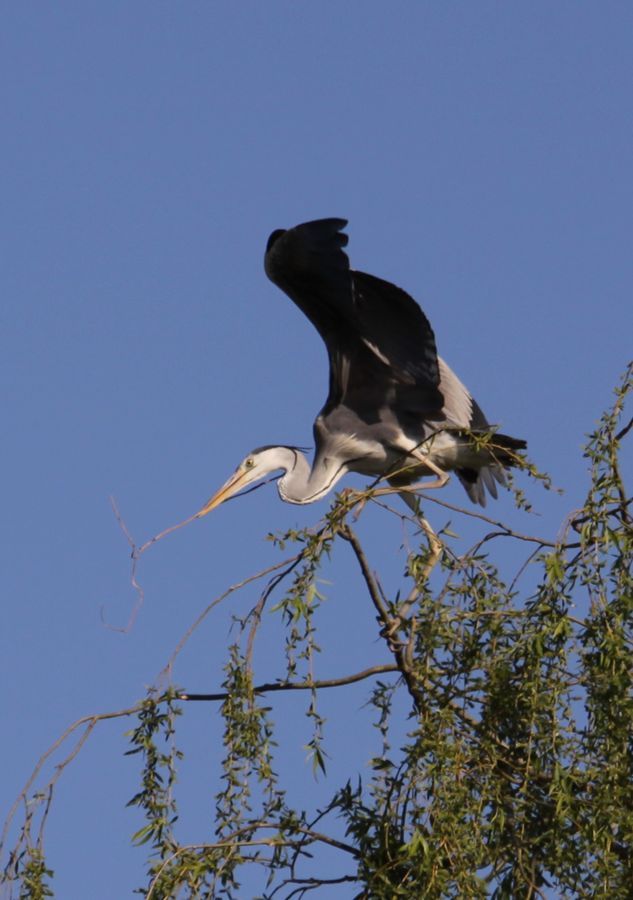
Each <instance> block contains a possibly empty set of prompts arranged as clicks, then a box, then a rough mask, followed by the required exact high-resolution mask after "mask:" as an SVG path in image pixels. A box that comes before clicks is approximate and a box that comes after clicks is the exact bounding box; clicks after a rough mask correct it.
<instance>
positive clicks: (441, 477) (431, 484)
mask: <svg viewBox="0 0 633 900" xmlns="http://www.w3.org/2000/svg"><path fill="white" fill-rule="evenodd" d="M409 455H410V456H414V457H415V458H416V459H417V460H419V461H420V462H421V463H423V464H424V466H425V467H426V468H427V469H430V470H431V472H434V473H435V474H436V475H437V478H436V479H435V481H420V482H416V484H405V485H401V486H399V487H388V488H378V490H377V491H374V492H373V493H374V496H376V495H383V496H384V495H385V494H394V493H397V494H400V496H401V497H402V499H403V500H404V493H405V491H406V492H409V493H411V494H414V493H416V492H417V491H430V490H434V489H435V488H442V487H444V485H445V484H446V482H447V481H448V479H449V478H450V475H449V474H448V472H445V471H444V470H443V469H440V467H439V466H436V465H435V463H434V462H431V460H430V459H429V458H428V456H425V455H424V454H423V453H421V452H420V450H419V449H418V448H417V447H416V448H415V449H414V450H410V451H409ZM405 502H406V501H405Z"/></svg>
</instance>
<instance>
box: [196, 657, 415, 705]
mask: <svg viewBox="0 0 633 900" xmlns="http://www.w3.org/2000/svg"><path fill="white" fill-rule="evenodd" d="M398 671H399V670H398V666H396V665H382V666H371V668H369V669H363V671H362V672H355V673H354V674H353V675H344V676H343V677H341V678H323V679H319V680H317V681H312V680H310V681H270V682H266V683H264V684H258V685H256V686H255V687H254V688H253V692H254V693H255V694H266V693H272V692H274V691H311V690H321V688H331V687H341V686H342V685H345V684H355V683H356V682H357V681H363V680H364V679H365V678H371V677H372V675H382V674H383V673H385V672H398ZM228 696H229V693H228V692H227V691H222V692H219V693H217V694H191V693H189V691H184V692H183V693H181V694H178V699H179V700H187V701H195V700H205V701H211V702H217V701H221V700H226V699H227V697H228Z"/></svg>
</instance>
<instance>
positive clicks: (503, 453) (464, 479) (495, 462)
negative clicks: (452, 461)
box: [457, 433, 527, 506]
mask: <svg viewBox="0 0 633 900" xmlns="http://www.w3.org/2000/svg"><path fill="white" fill-rule="evenodd" d="M526 447H527V442H526V441H524V440H521V439H520V438H513V437H510V435H507V434H498V433H495V434H493V435H492V438H491V440H490V444H488V445H487V450H488V454H489V456H491V457H492V460H491V462H490V463H488V465H485V466H482V467H481V468H480V469H473V468H468V469H457V477H458V478H459V480H460V481H461V483H462V484H463V486H464V489H465V491H466V493H467V494H468V496H469V497H470V499H471V500H472V502H473V503H477V504H478V505H479V506H485V505H486V500H487V494H486V491H488V493H489V494H490V496H491V497H493V498H494V499H495V500H496V499H497V496H498V492H497V484H500V485H501V486H502V487H505V485H506V477H505V474H504V471H503V470H504V467H507V468H510V467H511V466H515V465H516V464H517V458H516V454H517V452H518V451H519V450H525V448H526Z"/></svg>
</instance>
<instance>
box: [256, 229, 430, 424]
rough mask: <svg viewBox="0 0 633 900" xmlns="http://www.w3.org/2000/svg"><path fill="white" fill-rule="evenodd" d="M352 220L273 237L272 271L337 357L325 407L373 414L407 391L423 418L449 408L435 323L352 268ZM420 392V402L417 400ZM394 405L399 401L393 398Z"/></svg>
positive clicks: (268, 264)
mask: <svg viewBox="0 0 633 900" xmlns="http://www.w3.org/2000/svg"><path fill="white" fill-rule="evenodd" d="M346 224H347V222H346V221H345V219H319V220H316V221H314V222H306V223H304V224H303V225H297V226H296V227H295V228H290V229H288V230H287V231H283V230H279V231H275V232H273V234H272V235H271V236H270V238H269V240H268V245H267V247H266V256H265V260H264V265H265V269H266V274H267V275H268V277H269V278H270V279H271V281H273V282H274V283H275V284H276V285H278V287H280V288H281V289H282V290H283V291H284V292H285V293H286V294H288V296H289V297H290V298H291V299H292V300H293V301H294V302H295V303H296V304H297V306H298V307H299V308H300V309H301V311H302V312H303V313H304V314H305V315H306V316H307V317H308V318H309V319H310V321H311V322H312V324H313V325H314V326H315V327H316V329H317V331H318V332H319V334H320V335H321V337H322V338H323V340H324V342H325V345H326V347H327V351H328V356H329V360H330V392H329V395H328V399H327V402H326V404H325V407H324V410H328V409H331V408H333V407H334V406H336V405H337V404H339V403H345V404H346V405H350V406H352V407H354V408H357V409H359V411H360V409H361V408H363V411H367V408H368V405H370V406H373V407H374V408H379V407H380V406H382V405H383V404H384V403H385V401H386V399H387V397H389V396H392V395H393V393H394V391H395V392H396V393H401V392H402V391H405V392H406V394H407V395H408V396H409V397H410V399H411V400H414V402H413V405H414V406H415V407H417V408H418V409H419V412H420V414H427V415H428V414H431V413H433V412H434V411H438V412H439V411H441V409H442V397H441V394H440V392H439V389H438V387H439V382H440V374H439V368H438V362H437V350H436V347H435V337H434V335H433V330H432V328H431V326H430V324H429V321H428V319H427V318H426V316H425V315H424V313H423V312H422V310H421V309H420V307H419V306H418V304H417V303H416V302H415V300H413V299H412V298H411V297H410V296H409V295H408V294H406V293H405V292H404V291H402V290H401V289H400V288H397V287H396V286H395V285H393V284H390V283H389V282H387V281H383V280H382V279H380V278H375V277H374V276H372V275H366V274H365V273H363V272H354V271H352V270H350V267H349V260H348V258H347V255H346V253H345V252H344V251H343V247H345V246H346V244H347V240H348V238H347V235H346V234H343V233H342V229H343V228H344V227H345V225H346ZM414 395H415V399H414ZM391 402H392V403H393V400H392V401H391Z"/></svg>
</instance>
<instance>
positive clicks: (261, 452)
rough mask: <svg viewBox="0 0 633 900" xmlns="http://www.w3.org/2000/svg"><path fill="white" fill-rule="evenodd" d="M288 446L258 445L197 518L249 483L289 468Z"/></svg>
mask: <svg viewBox="0 0 633 900" xmlns="http://www.w3.org/2000/svg"><path fill="white" fill-rule="evenodd" d="M289 450H290V448H288V447H258V448H257V449H256V450H252V451H251V452H250V453H249V454H248V456H247V457H245V458H244V459H243V460H242V462H241V463H240V464H239V466H238V467H237V469H236V470H235V472H233V474H232V475H231V477H230V478H229V479H228V481H226V482H225V483H224V484H223V485H222V487H221V488H220V490H219V491H216V492H215V494H214V495H213V496H212V497H211V499H210V500H208V501H207V502H206V503H205V505H204V506H203V507H202V509H201V510H200V511H199V512H198V513H196V516H197V518H199V519H200V518H202V516H206V514H207V513H210V512H211V510H212V509H215V508H216V506H219V505H220V504H221V503H224V501H225V500H230V499H231V497H234V496H235V494H238V493H239V492H240V491H243V490H244V489H245V488H247V487H249V485H251V484H254V482H256V481H260V480H261V479H262V478H265V477H266V475H270V473H271V472H275V471H277V470H278V469H287V468H288V459H287V453H288V451H289Z"/></svg>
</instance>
